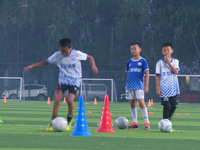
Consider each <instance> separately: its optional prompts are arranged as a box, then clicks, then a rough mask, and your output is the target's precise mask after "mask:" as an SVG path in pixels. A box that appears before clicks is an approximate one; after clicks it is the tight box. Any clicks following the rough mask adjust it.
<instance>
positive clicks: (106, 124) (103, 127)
mask: <svg viewBox="0 0 200 150" xmlns="http://www.w3.org/2000/svg"><path fill="white" fill-rule="evenodd" d="M96 132H107V133H115V131H114V130H113V128H112V120H111V114H110V106H109V98H108V95H107V94H106V95H105V99H104V107H103V112H102V114H101V121H100V124H99V128H98V129H97V130H96Z"/></svg>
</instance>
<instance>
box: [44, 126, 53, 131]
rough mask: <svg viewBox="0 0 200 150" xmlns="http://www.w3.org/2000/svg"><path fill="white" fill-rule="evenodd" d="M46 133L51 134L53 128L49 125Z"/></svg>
mask: <svg viewBox="0 0 200 150" xmlns="http://www.w3.org/2000/svg"><path fill="white" fill-rule="evenodd" d="M46 131H47V132H52V131H53V127H52V125H51V124H50V125H49V126H48V127H47V128H46Z"/></svg>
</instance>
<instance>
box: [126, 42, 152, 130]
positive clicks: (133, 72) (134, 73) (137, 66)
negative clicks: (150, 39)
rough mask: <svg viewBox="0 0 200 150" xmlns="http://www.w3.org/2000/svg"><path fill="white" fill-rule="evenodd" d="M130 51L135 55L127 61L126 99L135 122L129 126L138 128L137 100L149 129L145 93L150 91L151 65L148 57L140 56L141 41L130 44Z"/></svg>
mask: <svg viewBox="0 0 200 150" xmlns="http://www.w3.org/2000/svg"><path fill="white" fill-rule="evenodd" d="M130 51H131V54H132V55H133V57H132V58H130V59H129V60H128V61H127V65H126V71H127V73H128V76H127V81H126V88H125V89H126V99H128V100H129V101H130V106H131V115H132V120H133V123H131V124H130V125H129V127H128V128H129V129H138V120H137V107H136V100H137V101H138V103H139V106H140V109H141V112H142V115H143V119H144V122H145V124H144V126H145V130H149V129H150V122H149V118H148V112H147V108H146V106H145V103H144V93H147V92H148V91H149V66H148V63H147V61H146V59H144V58H142V57H141V56H140V52H141V51H142V48H141V45H140V43H138V42H134V43H132V44H131V46H130ZM144 73H145V74H146V75H145V83H144V84H143V77H144Z"/></svg>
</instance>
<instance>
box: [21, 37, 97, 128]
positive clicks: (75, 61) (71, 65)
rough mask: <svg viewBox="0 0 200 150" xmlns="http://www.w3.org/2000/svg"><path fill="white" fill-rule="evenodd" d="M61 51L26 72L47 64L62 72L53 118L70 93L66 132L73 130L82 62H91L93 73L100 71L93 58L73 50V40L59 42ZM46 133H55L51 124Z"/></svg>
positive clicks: (29, 67) (28, 68) (33, 65)
mask: <svg viewBox="0 0 200 150" xmlns="http://www.w3.org/2000/svg"><path fill="white" fill-rule="evenodd" d="M59 45H60V50H59V51H57V52H55V53H54V54H53V55H52V56H50V57H49V58H48V59H47V60H44V61H41V62H38V63H36V64H32V65H30V66H27V67H25V68H24V71H25V72H26V71H28V70H30V69H32V68H34V67H40V66H45V65H47V64H51V63H53V64H56V65H57V66H58V68H59V70H60V73H59V79H58V83H59V85H58V89H57V90H56V92H55V96H54V106H53V112H52V118H51V119H54V118H56V117H57V113H58V109H59V103H60V101H61V99H62V97H63V93H64V92H65V91H68V96H67V104H68V115H67V121H68V126H67V128H66V131H69V130H70V129H71V124H72V116H73V108H74V98H75V95H76V92H77V89H78V87H79V86H80V83H81V78H82V70H81V62H80V61H81V60H84V61H86V60H87V59H88V60H89V61H90V64H91V67H92V72H93V73H94V74H97V73H98V69H97V67H96V65H95V60H94V58H93V57H92V56H90V55H87V54H85V53H83V52H81V51H79V50H75V49H72V43H71V40H70V39H68V38H63V39H61V40H60V41H59ZM46 131H53V127H52V125H51V123H50V125H49V127H48V128H47V129H46Z"/></svg>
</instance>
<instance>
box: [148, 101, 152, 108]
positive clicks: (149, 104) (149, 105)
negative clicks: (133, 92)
mask: <svg viewBox="0 0 200 150" xmlns="http://www.w3.org/2000/svg"><path fill="white" fill-rule="evenodd" d="M148 107H151V101H150V99H149V103H148Z"/></svg>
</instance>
